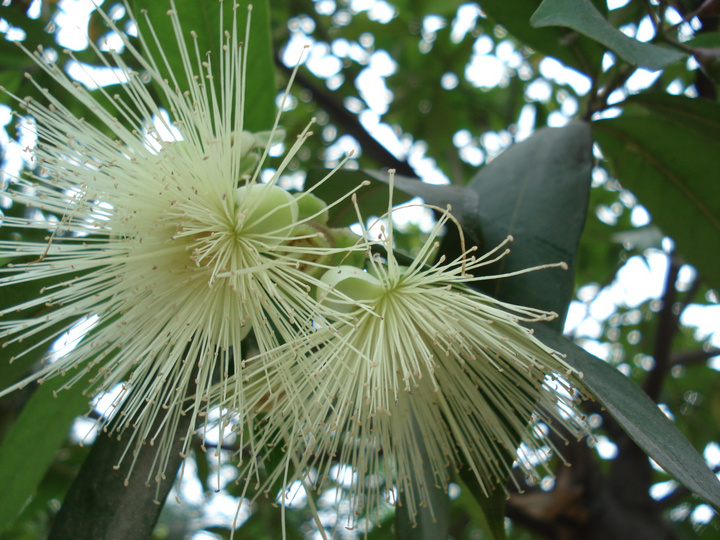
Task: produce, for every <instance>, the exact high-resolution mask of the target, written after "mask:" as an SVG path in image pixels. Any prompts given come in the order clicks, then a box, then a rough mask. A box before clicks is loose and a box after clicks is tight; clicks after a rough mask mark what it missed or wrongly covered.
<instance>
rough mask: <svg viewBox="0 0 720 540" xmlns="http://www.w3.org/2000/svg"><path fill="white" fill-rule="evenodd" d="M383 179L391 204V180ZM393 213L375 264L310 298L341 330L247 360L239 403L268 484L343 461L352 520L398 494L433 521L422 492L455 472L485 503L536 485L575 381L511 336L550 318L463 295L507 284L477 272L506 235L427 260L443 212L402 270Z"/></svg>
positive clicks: (564, 420) (339, 275) (570, 431)
mask: <svg viewBox="0 0 720 540" xmlns="http://www.w3.org/2000/svg"><path fill="white" fill-rule="evenodd" d="M390 182H391V188H390V189H391V191H390V200H392V182H393V181H392V173H391V180H390ZM436 210H438V209H437V208H436ZM392 214H393V211H392V208H391V209H390V210H389V211H388V214H387V217H388V220H387V222H388V225H387V233H386V235H385V236H384V237H382V238H380V240H379V242H377V243H376V245H375V247H376V248H377V247H378V245H380V246H381V247H383V248H384V249H385V251H386V258H382V257H380V255H379V254H378V253H377V249H375V253H373V252H371V251H370V249H368V257H367V260H366V262H367V269H366V270H363V269H360V268H358V267H356V266H348V265H341V266H339V267H338V268H336V269H331V270H328V271H327V272H326V273H325V275H324V276H323V277H322V282H323V285H321V286H320V287H319V288H318V295H319V298H320V299H321V300H322V301H323V302H324V303H325V304H326V305H328V306H329V307H332V308H333V309H334V310H335V311H336V312H337V313H348V314H350V315H351V317H352V320H351V321H329V322H328V325H327V327H326V330H327V331H328V332H329V333H331V334H332V338H330V339H327V340H326V341H324V342H323V343H322V344H321V345H320V346H317V343H310V344H309V346H308V347H306V349H304V350H299V349H298V348H294V349H292V350H291V351H289V352H288V354H287V355H286V356H285V357H284V358H283V356H282V355H276V356H275V357H273V359H272V360H271V361H268V362H265V363H263V362H257V363H253V364H250V365H249V369H248V371H246V374H247V375H248V376H249V381H250V382H249V385H248V389H249V393H248V396H249V398H248V399H249V401H248V402H249V403H252V407H253V408H255V409H256V410H258V411H260V413H261V414H264V421H265V422H266V423H267V426H268V427H267V428H266V434H265V438H264V439H263V441H264V444H265V445H266V446H270V447H271V448H272V447H275V446H277V445H281V446H282V447H283V448H284V452H285V457H284V458H283V460H282V462H281V463H282V464H281V466H277V467H276V469H275V471H274V474H271V475H270V478H269V481H268V483H269V484H272V483H273V482H277V481H278V479H281V478H282V479H283V483H284V484H286V485H287V483H288V478H289V479H290V480H294V479H299V480H301V481H302V482H304V483H305V485H306V486H308V487H309V485H311V484H313V481H312V480H311V479H310V477H309V476H307V475H308V474H309V471H311V470H312V469H315V470H317V471H318V473H319V480H318V483H319V484H320V486H322V484H323V482H324V480H325V479H327V478H328V477H330V476H331V475H332V473H331V467H332V466H333V465H335V464H337V463H339V464H341V465H347V466H349V470H351V471H352V473H353V475H354V476H355V478H354V480H353V483H352V487H351V493H350V501H351V503H352V505H353V508H354V510H355V511H356V512H359V511H360V510H361V509H362V508H363V507H364V508H365V512H366V516H368V517H370V518H372V516H373V515H375V513H376V512H375V511H376V509H377V507H378V505H379V504H380V502H381V501H382V499H383V498H384V497H385V496H386V494H388V493H389V491H390V490H391V489H392V487H393V486H396V487H397V489H398V490H399V492H400V493H401V503H402V504H405V505H407V512H408V515H409V516H410V519H411V520H413V521H414V520H415V517H416V515H417V512H418V511H420V510H419V507H428V506H429V508H427V509H423V510H422V511H424V512H428V511H429V512H430V513H431V515H432V512H433V508H432V504H431V496H430V490H432V489H434V488H433V484H434V485H437V486H440V487H441V488H442V489H447V486H448V483H449V482H450V480H451V475H452V474H453V473H454V472H457V471H459V470H461V468H463V467H467V470H468V472H469V474H471V475H472V476H474V478H475V479H476V480H477V481H478V482H479V484H480V486H481V488H482V490H483V491H484V492H485V494H486V495H489V494H490V493H491V492H492V491H493V489H495V486H496V485H497V484H498V483H501V482H504V481H505V479H507V478H508V477H511V478H512V475H511V470H512V468H513V467H515V466H517V467H519V469H520V470H521V471H522V472H523V473H524V474H526V475H529V476H533V477H536V478H537V469H538V468H542V466H543V463H544V462H545V461H546V459H547V456H548V455H549V454H550V453H551V452H552V451H554V450H555V444H554V443H553V442H552V441H551V434H552V436H554V437H555V440H556V441H557V440H567V437H568V436H571V437H573V436H578V435H580V434H581V433H584V432H585V431H586V429H585V426H584V420H583V418H582V415H581V414H580V413H579V412H578V410H577V408H576V400H577V397H578V392H577V390H576V388H577V386H578V384H579V380H580V378H581V374H580V373H578V372H577V371H576V370H574V369H572V368H571V367H569V366H568V365H567V364H566V363H565V362H564V361H563V359H562V357H561V355H560V354H559V353H557V352H555V351H553V350H552V349H550V348H548V347H547V346H545V345H544V344H543V343H541V342H540V341H539V340H537V339H536V338H534V337H533V334H532V331H531V330H529V329H528V328H526V327H525V326H522V323H535V322H541V321H548V320H551V319H553V318H555V317H556V316H557V315H556V314H555V313H549V312H546V311H542V310H538V309H533V308H528V307H522V306H517V305H512V304H507V303H504V302H500V301H498V300H496V299H494V298H491V297H489V296H487V295H485V294H482V293H480V292H477V291H476V290H473V289H472V288H471V286H472V285H473V284H474V283H476V282H478V281H480V280H486V279H497V278H502V277H508V276H509V275H511V274H508V275H507V276H497V275H491V276H483V275H482V272H483V268H484V267H485V266H487V265H489V264H492V263H493V262H496V261H497V260H499V259H500V258H502V257H503V256H505V255H506V254H507V253H508V251H509V250H508V248H507V244H508V243H509V242H510V241H511V239H508V241H506V242H504V243H503V244H501V245H499V246H497V247H496V248H495V249H493V250H491V251H490V252H489V253H486V254H484V255H483V256H481V257H476V256H475V255H474V253H475V251H476V248H475V247H473V248H470V249H468V250H466V251H464V253H462V255H460V256H459V257H458V258H456V259H455V260H452V261H448V260H446V259H445V257H444V256H443V257H440V258H439V260H438V261H437V262H435V263H434V264H433V263H432V262H431V261H432V259H433V257H434V255H435V254H436V253H437V250H438V248H439V242H438V235H439V234H440V233H441V231H442V229H443V227H444V226H445V225H446V224H448V222H449V221H450V220H453V218H452V216H451V214H450V213H449V209H448V210H447V211H443V212H442V216H441V218H440V219H439V220H438V222H437V223H436V225H435V226H434V228H433V229H432V231H431V233H430V235H429V238H428V239H427V241H426V242H425V243H424V245H423V246H422V248H421V249H420V252H419V253H418V255H417V257H416V258H415V259H414V260H413V261H412V262H411V263H410V264H409V265H407V266H403V265H401V264H400V263H399V262H398V261H397V258H396V256H395V254H394V252H393V223H392ZM358 215H359V211H358ZM359 221H360V223H363V220H362V218H361V217H360V216H359ZM364 233H365V236H366V237H367V235H368V231H367V230H365V231H364ZM548 266H564V264H562V263H560V264H554V265H548ZM536 269H537V268H530V269H528V270H526V271H533V270H536ZM316 337H317V336H316ZM253 381H254V382H253ZM256 387H257V388H256ZM258 388H259V389H258ZM260 395H262V397H260V398H258V396H260ZM250 396H254V397H250ZM271 459H272V458H271ZM290 469H294V476H293V475H292V474H290V473H289V470H290ZM351 519H352V518H351ZM350 525H353V524H352V523H351V524H350Z"/></svg>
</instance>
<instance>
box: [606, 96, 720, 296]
mask: <svg viewBox="0 0 720 540" xmlns="http://www.w3.org/2000/svg"><path fill="white" fill-rule="evenodd" d="M626 104H627V105H632V107H628V108H627V109H626V112H625V113H624V114H623V115H622V116H620V117H618V118H612V119H607V120H600V121H598V122H594V123H593V131H594V134H595V137H596V139H597V141H598V143H599V144H600V147H601V149H602V152H603V155H604V156H605V157H606V158H607V160H608V169H609V170H610V172H611V174H613V175H614V176H616V177H617V178H618V180H620V182H621V183H622V185H623V187H626V188H627V189H629V190H630V191H632V192H633V193H634V194H635V195H636V196H637V197H638V199H639V201H640V203H642V204H643V206H645V207H646V208H647V209H648V210H649V211H650V214H651V215H652V218H653V221H654V222H655V224H657V225H658V226H659V227H660V228H661V229H662V230H663V231H664V232H665V233H666V234H668V235H669V236H671V237H672V238H673V240H674V241H675V244H676V249H677V251H678V253H679V254H680V255H681V256H682V257H683V258H684V259H685V260H686V261H687V262H688V263H690V264H692V265H694V266H695V267H696V268H697V269H698V272H699V273H700V275H701V277H702V278H703V279H704V280H705V281H706V282H707V283H708V285H709V286H711V287H716V288H717V287H720V258H718V257H717V254H718V253H720V190H718V189H717V174H716V171H717V156H718V148H720V105H718V104H716V103H711V102H707V101H700V100H694V99H689V98H685V97H680V96H667V95H666V96H643V97H637V98H633V99H631V100H628V101H627V102H626Z"/></svg>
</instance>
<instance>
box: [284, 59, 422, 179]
mask: <svg viewBox="0 0 720 540" xmlns="http://www.w3.org/2000/svg"><path fill="white" fill-rule="evenodd" d="M275 64H276V65H277V66H278V67H279V68H280V69H282V70H283V71H285V72H286V73H290V72H291V71H292V70H291V69H290V68H288V67H287V66H286V65H285V64H283V62H282V60H281V59H280V57H279V56H277V55H276V56H275ZM295 81H296V82H297V83H298V84H299V85H300V86H302V87H303V88H305V89H306V90H308V91H310V92H311V93H312V95H313V99H314V100H315V101H316V102H317V104H318V105H319V106H320V107H321V108H322V109H324V110H325V112H327V113H328V114H329V115H330V117H331V118H332V121H333V122H334V123H335V124H337V125H338V126H339V127H340V129H341V130H342V131H344V132H345V133H347V134H348V135H352V136H353V137H354V138H355V140H356V141H357V142H358V143H359V144H360V147H361V148H362V151H363V153H364V154H365V155H366V156H368V157H369V158H370V159H372V160H373V161H375V162H376V163H377V164H378V165H379V166H380V167H387V168H389V169H395V171H396V172H397V173H398V174H400V175H403V176H410V177H413V178H417V176H418V175H417V173H416V172H415V169H413V168H412V167H411V166H410V164H409V163H408V162H407V161H402V160H400V159H398V158H396V157H395V156H394V155H393V154H392V153H391V152H390V151H389V150H388V149H387V148H385V147H384V146H383V145H382V144H380V143H379V142H378V141H377V140H376V139H375V138H374V137H373V136H372V135H370V133H368V131H367V130H366V129H365V128H364V127H363V125H362V124H361V123H360V119H359V118H358V116H357V115H356V114H354V113H352V112H350V111H349V110H347V108H346V107H345V105H344V104H343V103H342V101H341V100H340V99H338V98H337V97H336V95H335V94H333V93H331V92H329V91H327V90H325V89H324V88H322V87H321V86H320V85H318V84H316V82H315V81H314V80H313V79H312V78H311V77H310V76H308V75H307V74H306V73H305V72H304V71H303V70H298V72H297V75H296V76H295Z"/></svg>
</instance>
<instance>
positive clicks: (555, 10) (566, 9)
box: [530, 0, 687, 70]
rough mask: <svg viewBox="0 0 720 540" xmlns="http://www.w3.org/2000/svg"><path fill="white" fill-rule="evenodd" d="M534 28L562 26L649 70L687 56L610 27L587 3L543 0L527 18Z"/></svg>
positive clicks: (575, 0)
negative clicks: (644, 41)
mask: <svg viewBox="0 0 720 540" xmlns="http://www.w3.org/2000/svg"><path fill="white" fill-rule="evenodd" d="M530 23H531V24H532V25H533V26H534V27H536V28H543V27H547V26H566V27H568V28H572V29H573V30H575V31H577V32H580V33H581V34H584V35H586V36H588V37H591V38H592V39H594V40H595V41H597V42H599V43H602V44H603V45H605V46H606V47H608V48H609V49H612V50H613V51H615V52H616V53H617V54H618V55H620V56H621V57H622V58H623V59H624V60H625V61H626V62H629V63H630V64H632V65H634V66H639V67H645V68H648V69H651V70H658V69H663V68H664V67H666V66H669V65H670V64H674V63H675V62H679V61H680V60H682V59H684V58H686V57H687V55H686V54H685V53H682V52H680V51H677V50H673V49H667V48H664V47H658V46H657V45H652V44H651V43H643V42H641V41H638V40H636V39H633V38H631V37H628V36H626V35H625V34H623V33H622V32H621V31H620V30H618V29H617V28H614V27H613V26H612V25H611V24H610V23H609V22H608V21H607V20H606V19H605V18H604V17H603V16H602V15H601V14H600V12H599V11H598V10H597V8H596V7H595V6H594V5H593V3H592V2H590V0H544V1H543V3H542V4H541V5H540V7H539V8H538V9H537V11H536V12H535V13H534V14H533V16H532V18H531V19H530Z"/></svg>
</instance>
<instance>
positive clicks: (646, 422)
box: [535, 325, 720, 509]
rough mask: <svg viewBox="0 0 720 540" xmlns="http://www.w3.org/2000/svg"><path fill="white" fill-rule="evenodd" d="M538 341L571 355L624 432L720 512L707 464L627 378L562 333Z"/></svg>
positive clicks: (540, 332)
mask: <svg viewBox="0 0 720 540" xmlns="http://www.w3.org/2000/svg"><path fill="white" fill-rule="evenodd" d="M535 334H536V336H537V337H538V338H539V339H540V340H542V341H543V342H544V343H545V344H547V345H549V346H550V347H552V348H553V349H555V350H557V351H559V352H561V353H563V354H566V355H567V357H566V359H565V361H566V362H567V363H568V364H570V365H571V366H572V367H574V368H575V369H577V370H579V371H581V372H582V373H583V383H584V384H585V386H586V388H587V389H588V390H589V391H590V392H591V393H592V395H593V396H594V397H595V399H597V400H598V401H599V402H600V403H601V404H602V405H603V406H604V407H605V408H606V409H607V410H608V412H609V413H610V414H611V415H612V417H613V418H614V419H615V420H616V421H617V423H618V424H620V426H621V427H622V428H623V429H624V430H625V432H626V433H627V434H628V435H629V436H630V437H631V438H632V439H633V441H635V443H636V444H637V445H638V446H639V447H640V448H642V449H643V450H644V451H645V452H646V453H647V454H648V456H650V457H651V458H652V459H654V460H655V462H656V463H657V464H658V465H660V466H661V467H662V468H663V469H665V471H666V472H667V473H668V474H670V475H671V476H673V477H674V478H675V479H676V480H677V481H678V482H680V483H682V484H683V485H684V486H685V487H687V488H688V489H690V490H691V491H693V492H694V493H696V494H697V495H699V496H700V497H702V498H703V499H705V501H707V502H708V503H710V504H712V505H713V506H714V507H715V508H716V509H718V508H720V482H718V479H717V477H716V476H715V474H713V472H712V471H711V470H710V469H709V468H708V466H707V464H706V463H705V460H704V459H703V458H702V456H700V454H698V452H697V451H696V450H695V448H693V446H692V445H691V444H690V442H689V441H688V440H687V439H686V438H685V436H684V435H683V434H682V433H680V431H679V430H678V429H677V428H676V427H675V425H674V424H673V423H672V422H671V421H670V420H668V418H667V417H666V416H665V415H664V414H663V413H662V412H661V411H660V409H659V408H658V406H657V405H656V404H655V403H653V402H652V400H651V399H650V398H649V397H647V395H646V394H645V393H644V392H643V391H642V390H641V389H640V388H639V387H638V386H637V385H636V384H635V383H633V382H632V381H631V380H630V379H629V378H628V377H626V376H625V375H623V374H621V373H620V372H619V371H618V370H617V369H615V368H613V367H612V366H610V365H609V364H607V363H605V362H603V361H602V360H599V359H598V358H596V357H594V356H593V355H591V354H589V353H588V352H586V351H585V350H584V349H582V348H580V347H578V346H577V345H575V344H574V343H572V342H571V341H569V340H568V339H565V338H564V337H562V336H561V335H560V334H558V333H557V332H554V331H552V330H550V329H549V328H546V327H540V326H539V325H538V326H536V328H535Z"/></svg>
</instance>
